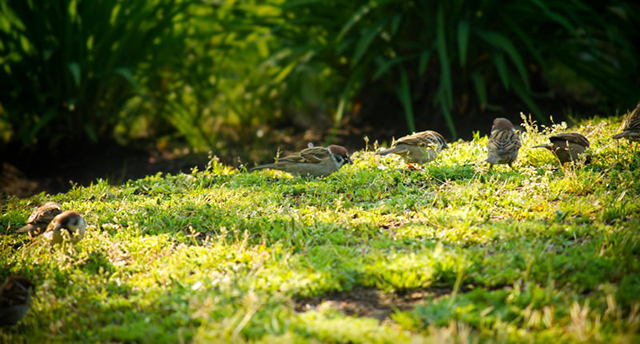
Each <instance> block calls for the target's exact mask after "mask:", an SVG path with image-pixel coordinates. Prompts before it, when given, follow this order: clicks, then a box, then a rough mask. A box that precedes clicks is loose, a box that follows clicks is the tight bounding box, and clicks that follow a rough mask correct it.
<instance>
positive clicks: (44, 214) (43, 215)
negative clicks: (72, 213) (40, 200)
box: [27, 202, 62, 225]
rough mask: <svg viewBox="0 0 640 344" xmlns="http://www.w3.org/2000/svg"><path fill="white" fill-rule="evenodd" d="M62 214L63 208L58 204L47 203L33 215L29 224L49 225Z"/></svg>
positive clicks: (28, 221)
mask: <svg viewBox="0 0 640 344" xmlns="http://www.w3.org/2000/svg"><path fill="white" fill-rule="evenodd" d="M60 213H62V208H61V207H60V205H59V204H58V203H55V202H47V203H45V204H43V205H42V206H40V207H38V208H37V209H36V210H35V211H34V212H33V213H31V216H29V219H28V220H27V223H34V224H44V225H47V224H48V223H49V222H51V220H53V218H54V217H56V216H57V215H58V214H60Z"/></svg>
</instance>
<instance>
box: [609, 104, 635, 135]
mask: <svg viewBox="0 0 640 344" xmlns="http://www.w3.org/2000/svg"><path fill="white" fill-rule="evenodd" d="M623 137H624V138H625V139H627V140H629V141H636V142H640V103H638V105H636V108H635V109H634V110H633V111H631V113H629V115H628V116H627V118H625V120H624V122H622V131H621V132H620V133H618V134H616V135H614V136H613V138H614V139H616V140H617V139H621V138H623Z"/></svg>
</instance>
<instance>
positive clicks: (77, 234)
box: [43, 210, 87, 245]
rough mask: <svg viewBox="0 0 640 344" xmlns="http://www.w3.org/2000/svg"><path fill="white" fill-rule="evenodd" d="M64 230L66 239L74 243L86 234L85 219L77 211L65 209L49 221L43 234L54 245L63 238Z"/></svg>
mask: <svg viewBox="0 0 640 344" xmlns="http://www.w3.org/2000/svg"><path fill="white" fill-rule="evenodd" d="M65 232H66V233H67V234H68V236H69V238H68V240H69V241H71V243H73V244H75V243H77V242H78V241H80V240H81V239H82V238H84V236H85V234H87V221H85V219H84V218H83V217H82V215H80V213H78V212H77V211H72V210H67V211H65V212H63V213H61V214H59V215H58V216H56V217H55V218H54V219H53V221H51V223H50V224H49V226H48V227H47V230H46V231H45V232H44V234H43V236H44V237H45V238H46V239H47V240H49V242H50V243H51V245H55V244H59V243H61V242H62V241H63V240H64V238H65V236H66V234H65Z"/></svg>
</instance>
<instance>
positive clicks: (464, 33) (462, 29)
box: [458, 20, 469, 67]
mask: <svg viewBox="0 0 640 344" xmlns="http://www.w3.org/2000/svg"><path fill="white" fill-rule="evenodd" d="M468 46H469V22H468V21H466V20H461V21H460V22H459V23H458V53H459V54H460V65H461V66H462V67H465V66H466V64H467V47H468Z"/></svg>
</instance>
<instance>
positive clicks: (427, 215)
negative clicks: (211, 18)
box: [0, 118, 640, 343]
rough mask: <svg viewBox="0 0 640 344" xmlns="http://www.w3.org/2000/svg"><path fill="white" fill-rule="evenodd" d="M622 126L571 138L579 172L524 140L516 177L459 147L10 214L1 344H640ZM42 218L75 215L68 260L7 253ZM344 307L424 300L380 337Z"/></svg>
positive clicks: (539, 131)
mask: <svg viewBox="0 0 640 344" xmlns="http://www.w3.org/2000/svg"><path fill="white" fill-rule="evenodd" d="M620 121H621V119H620V118H614V119H606V120H601V119H592V120H590V121H585V122H582V123H580V125H579V126H577V127H575V128H571V129H570V130H571V131H577V132H581V133H583V134H585V135H586V136H587V137H588V138H589V140H590V141H591V144H592V147H591V148H590V153H591V154H592V155H593V158H594V159H593V160H594V162H593V164H591V165H588V166H573V165H567V166H565V167H564V168H560V167H559V165H558V163H557V161H556V160H555V158H554V157H553V156H552V155H551V154H550V153H549V152H548V151H546V150H542V149H537V150H533V149H531V147H532V146H534V145H536V144H540V143H542V142H544V141H545V140H546V138H545V137H546V136H548V135H549V134H550V133H556V132H563V131H567V129H566V128H565V126H563V125H556V126H553V127H548V128H538V127H536V126H535V124H532V123H530V122H528V123H527V124H525V125H524V129H525V131H524V132H523V147H522V149H521V151H520V158H519V160H518V162H517V163H516V164H515V168H516V171H513V170H511V169H510V168H509V167H507V166H498V167H497V168H494V170H493V171H487V166H483V165H481V164H480V163H479V162H480V161H481V160H483V159H484V158H485V156H486V151H485V144H486V140H487V138H486V136H484V137H479V135H476V138H475V139H474V140H473V141H472V142H462V141H458V142H453V143H452V144H451V147H450V149H448V150H445V151H444V152H443V153H442V154H441V155H440V156H439V157H438V159H437V160H436V161H434V162H432V163H430V164H428V165H426V166H425V168H424V169H423V170H421V171H409V170H408V169H407V168H405V165H404V164H403V163H402V162H401V161H400V160H398V159H396V158H394V157H384V158H380V157H378V156H375V155H373V154H372V153H371V152H367V151H360V152H356V153H355V154H354V155H353V157H354V160H355V163H354V164H353V165H350V166H346V167H344V168H342V169H341V170H340V171H339V172H338V173H335V174H333V175H331V176H329V177H327V178H324V179H307V178H298V179H294V178H291V177H289V176H288V175H286V174H283V173H280V172H277V171H276V172H274V171H266V172H259V173H246V172H245V171H238V170H235V169H232V168H230V167H227V166H223V165H221V164H219V163H217V162H216V160H215V159H213V160H212V161H211V164H210V166H209V168H207V169H206V170H205V171H193V172H192V173H191V174H179V175H160V174H158V175H155V176H149V177H147V178H144V179H140V180H135V181H129V182H127V183H125V184H122V185H115V186H114V185H110V184H109V183H108V182H107V181H97V182H96V183H94V184H93V185H91V186H89V187H75V188H74V189H72V190H71V191H69V192H68V193H66V194H58V195H46V194H40V195H37V196H34V197H32V198H30V199H26V200H20V199H15V198H10V199H8V200H7V201H6V202H5V203H4V204H3V205H2V217H1V218H0V224H1V225H2V226H3V228H5V230H4V232H6V235H2V236H0V252H1V253H0V278H4V277H6V276H7V275H9V274H23V275H25V276H27V277H29V278H30V279H32V280H33V281H35V282H36V284H37V299H35V300H34V303H33V305H32V309H31V311H30V312H29V314H28V315H27V317H26V318H25V319H24V320H23V321H22V322H21V323H20V324H19V325H18V326H16V327H13V328H5V329H0V342H7V343H20V342H77V341H84V342H107V341H116V342H141V343H163V342H167V343H172V342H211V341H214V342H215V341H222V342H243V341H251V342H254V341H255V342H265V343H266V342H274V341H278V342H306V341H315V342H353V343H360V342H367V343H368V342H421V341H434V342H477V341H481V342H485V341H497V342H525V341H526V342H551V341H555V342H559V343H565V342H605V341H606V342H629V343H631V342H637V341H638V340H640V331H639V325H640V259H639V258H640V230H639V228H640V219H639V217H638V215H639V214H640V202H638V201H637V200H638V197H639V196H640V185H639V184H638V183H637V181H638V180H639V179H640V172H639V171H638V166H639V165H640V155H639V154H637V153H635V152H634V150H633V149H632V147H631V146H630V145H629V144H628V143H626V142H620V143H617V142H614V141H612V140H611V139H610V137H611V135H612V134H613V133H614V132H615V130H616V129H617V128H618V126H619V123H620ZM46 200H55V201H57V202H59V203H61V204H62V205H63V207H64V208H67V209H76V210H78V211H80V212H82V213H83V214H84V215H85V217H86V219H87V221H88V223H89V224H90V227H89V233H88V235H87V237H86V238H85V239H84V240H83V241H82V242H80V243H79V244H78V245H76V246H75V247H72V248H68V249H61V248H55V249H50V248H49V247H48V246H47V245H45V243H43V242H41V241H40V240H39V239H37V240H34V241H31V240H30V239H29V238H28V237H27V236H20V235H15V234H13V232H14V231H15V230H16V229H17V228H18V227H19V226H21V225H22V224H23V223H24V222H25V220H26V219H27V217H28V216H29V214H30V212H31V210H32V208H33V207H34V206H35V205H37V204H40V203H42V202H44V201H46ZM358 291H366V292H368V293H369V294H367V295H374V294H371V292H372V291H374V292H375V293H378V294H379V295H386V297H387V298H388V299H389V300H394V299H398V298H399V297H402V296H403V295H408V294H411V293H416V292H417V293H420V294H419V295H421V296H420V297H419V298H418V299H417V300H416V301H415V302H414V303H413V304H411V305H410V307H407V306H406V305H405V306H403V307H401V308H400V306H398V308H396V307H395V306H394V305H393V304H392V305H390V306H389V307H390V308H391V309H392V311H391V312H390V313H391V314H390V316H389V317H387V318H385V319H384V320H382V321H379V320H378V319H376V318H372V317H366V316H358V314H351V315H347V314H346V313H345V312H343V309H342V308H343V306H344V305H345V304H347V303H349V302H350V301H349V300H348V298H349V297H348V295H353V294H354V293H357V292H358ZM378 294H375V295H378ZM331 295H334V296H335V295H342V297H341V299H340V300H341V302H329V301H324V302H323V301H322V300H323V299H327V300H328V299H330V297H331ZM314 300H315V301H314ZM374 301H376V300H372V304H375V303H376V302H374ZM354 302H355V301H354ZM358 302H360V305H361V306H363V307H366V306H367V302H366V300H365V301H364V302H363V301H362V300H359V301H358Z"/></svg>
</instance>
